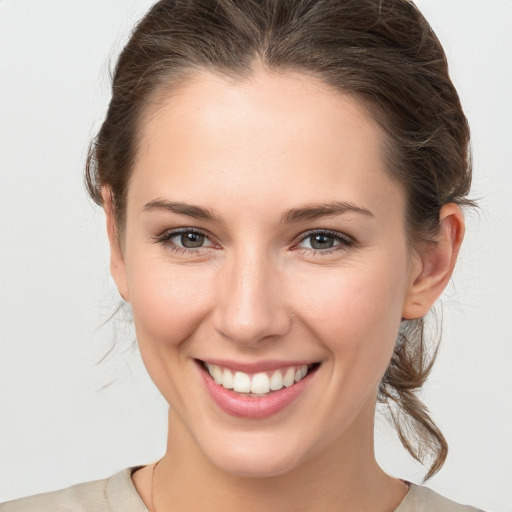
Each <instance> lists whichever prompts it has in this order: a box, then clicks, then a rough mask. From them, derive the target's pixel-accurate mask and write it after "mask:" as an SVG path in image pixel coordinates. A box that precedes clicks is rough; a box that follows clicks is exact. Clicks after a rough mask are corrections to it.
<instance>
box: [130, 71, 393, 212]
mask: <svg viewBox="0 0 512 512" xmlns="http://www.w3.org/2000/svg"><path fill="white" fill-rule="evenodd" d="M384 137H385V135H384V133H383V131H382V130H381V128H380V127H379V125H378V124H377V123H376V122H374V121H373V120H372V119H371V118H370V117H369V116H368V115H367V114H366V111H365V110H364V108H362V107H361V105H360V104H359V103H358V102H357V101H356V100H355V99H354V98H352V97H351V96H349V95H346V94H341V93H340V92H338V91H336V90H334V89H332V88H330V87H329V86H327V85H325V84H324V83H322V82H320V81H319V80H317V79H314V78H312V77H310V76H306V75H303V74H300V73H291V72H288V73H270V72H264V71H260V72H256V73H255V74H254V75H253V76H252V77H251V78H250V79H247V80H244V81H230V80H228V79H226V78H224V77H221V76H218V75H215V74H212V73H208V72H201V73H197V74H196V75H194V76H192V78H190V79H189V80H188V81H187V82H186V83H185V85H183V86H182V87H180V88H179V89H177V90H175V91H174V92H173V93H172V94H170V95H169V96H167V97H163V98H162V99H161V100H160V101H159V103H158V106H157V107H156V108H154V109H153V110H148V113H147V115H146V116H145V118H144V120H143V122H142V125H141V131H140V144H139V151H138V154H137V158H136V162H135V166H134V170H133V175H132V178H131V180H130V181H131V183H130V186H129V194H128V198H129V202H130V197H132V198H135V197H136V196H140V195H141V193H142V192H144V193H145V194H146V195H147V196H151V195H153V196H155V197H157V196H159V195H161V193H159V190H165V191H172V193H173V194H177V195H181V196H183V197H179V198H178V199H179V200H190V199H191V198H190V197H188V196H190V195H191V194H192V195H193V194H194V193H195V194H198V193H199V192H200V190H199V188H198V183H200V185H201V186H200V189H201V190H209V191H210V192H211V193H213V192H215V193H216V194H221V195H222V196H223V197H233V195H237V194H238V195H241V194H246V195H250V196H251V197H252V198H254V197H255V196H257V195H260V199H264V198H270V197H271V196H272V195H273V194H275V193H276V189H279V188H280V193H281V195H285V196H286V200H287V201H289V202H290V203H291V202H293V201H302V202H304V201H308V200H311V199H312V198H313V196H317V195H319V194H320V195H322V197H321V199H322V200H339V199H340V198H339V193H340V192H343V191H345V193H349V192H350V191H351V190H354V189H355V188H359V196H360V199H365V200H369V199H371V200H372V201H378V200H381V199H382V198H383V196H384V194H385V192H386V190H387V189H388V188H389V189H391V188H393V187H394V188H395V189H396V185H395V184H394V183H391V179H390V178H389V176H388V174H387V172H385V164H384V159H383V156H382V155H383V151H382V147H383V141H384ZM135 184H136V186H135ZM283 186H284V187H285V189H283ZM278 192H279V190H278ZM395 192H396V190H395ZM185 196H186V197H185ZM309 196H311V197H309ZM329 196H331V197H329ZM139 199H140V200H142V198H139ZM150 199H152V198H150ZM192 199H194V197H192ZM342 199H344V198H342Z"/></svg>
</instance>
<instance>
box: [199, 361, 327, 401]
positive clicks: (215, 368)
mask: <svg viewBox="0 0 512 512" xmlns="http://www.w3.org/2000/svg"><path fill="white" fill-rule="evenodd" d="M198 362H199V363H200V364H201V366H202V367H203V369H204V370H205V372H207V373H208V374H209V375H210V377H211V378H212V380H214V381H215V383H216V384H217V385H219V386H222V387H223V388H224V389H229V390H230V391H232V392H235V393H237V394H240V395H243V396H249V397H263V396H268V395H270V394H272V393H274V392H276V391H279V390H281V389H283V388H290V387H292V386H293V385H294V384H296V383H298V382H300V381H301V380H302V379H304V378H305V377H306V376H307V375H309V374H310V373H313V372H314V371H316V370H317V369H318V367H319V366H320V363H312V364H304V365H301V366H288V367H284V368H278V369H275V370H272V371H268V372H258V373H253V374H251V373H245V372H242V371H234V370H231V369H229V368H225V367H222V366H219V365H216V364H212V363H208V362H205V361H200V360H198Z"/></svg>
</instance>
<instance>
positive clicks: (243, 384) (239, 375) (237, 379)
mask: <svg viewBox="0 0 512 512" xmlns="http://www.w3.org/2000/svg"><path fill="white" fill-rule="evenodd" d="M233 389H234V390H235V391H238V392H239V393H250V391H251V377H249V375H247V373H243V372H236V373H235V376H234V378H233Z"/></svg>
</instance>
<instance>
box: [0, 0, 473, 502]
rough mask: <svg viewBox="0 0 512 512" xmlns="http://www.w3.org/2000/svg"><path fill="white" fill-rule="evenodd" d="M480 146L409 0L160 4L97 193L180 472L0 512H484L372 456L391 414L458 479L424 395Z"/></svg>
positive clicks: (128, 73)
mask: <svg viewBox="0 0 512 512" xmlns="http://www.w3.org/2000/svg"><path fill="white" fill-rule="evenodd" d="M468 143H469V130H468V127H467V123H466V119H465V117H464V114H463V113H462V110H461V107H460V103H459V100H458V96H457V93H456V91H455V89H454V88H453V85H452V84H451V81H450V79H449V76H448V72H447V67H446V61H445V58H444V54H443V51H442V49H441V47H440V45H439V42H438V41H437V39H436V37H435V36H434V34H433V33H432V32H431V30H430V27H429V26H428V24H427V23H426V21H425V20H424V18H423V17H422V16H421V14H420V13H419V12H418V11H417V10H416V8H415V7H414V5H413V4H411V3H410V2H408V1H406V0H403V1H392V0H389V1H385V2H379V3H376V2H374V1H370V0H367V1H365V0H359V1H357V2H316V1H295V0H294V1H291V0H290V1H283V0H280V1H278V0H266V1H263V2H252V1H247V0H244V1H238V2H237V1H229V2H201V1H193V2H186V3H185V2H178V3H175V2H169V1H161V2H159V3H157V4H156V5H155V6H154V7H153V8H152V9H151V11H150V12H149V13H148V14H147V15H146V17H145V18H144V19H143V20H142V21H141V23H140V24H139V25H138V27H137V28H136V30H135V32H134V34H133V36H132V38H131V40H130V41H129V43H128V44H127V45H126V47H125V49H124V50H123V52H122V54H121V56H120V59H119V62H118V65H117V68H116V73H115V76H114V83H113V97H112V100H111V103H110V107H109V111H108V113H107V117H106V120H105V122H104V124H103V126H102V128H101V130H100V132H99V134H98V136H97V138H96V140H95V142H94V143H93V145H92V147H91V151H90V155H89V160H88V168H87V180H88V187H89V191H90V193H91V196H92V197H93V199H94V200H95V201H96V202H98V203H99V204H101V205H102V206H103V208H104V209H105V213H106V216H107V227H108V234H109V240H110V244H111V253H112V257H111V271H112V275H113V277H114V279H115V281H116V284H117V286H118V289H119V292H120V294H121V296H122V297H123V298H124V300H125V301H127V302H128V303H130V304H131V307H132V310H133V316H134V322H135V327H136V331H137V340H138V343H139V347H140V351H141V355H142V357H143V359H144V362H145V365H146V368H147V370H148V373H149V374H150V376H151V378H152V379H153V381H154V382H155V384H156V385H157V387H158V388H159V390H160V392H161V393H162V395H163V396H164V398H165V399H166V400H167V401H168V403H169V406H170V408H169V434H168V448H167V452H166V454H165V456H164V457H163V458H162V459H161V460H160V461H158V462H157V463H155V464H152V465H148V466H144V467H142V468H132V469H130V470H126V471H124V472H121V473H119V474H117V475H115V476H114V477H112V478H111V479H108V480H105V481H98V482H93V483H89V484H83V485H81V486H78V487H75V488H71V489H68V490H65V491H60V492H57V493H52V494H49V495H45V496H40V497H33V498H27V499H25V500H20V501H17V502H12V503H8V504H5V505H3V507H2V509H1V510H2V511H3V510H5V511H9V510H13V511H14V510H46V509H48V510H50V509H51V510H59V509H62V510H126V509H132V510H140V511H144V510H150V511H161V510H205V509H207V510H231V509H235V508H237V509H240V508H244V509H245V510H271V509H279V510H322V511H324V510H325V511H330V510H333V511H334V510H372V511H375V510H382V511H383V512H384V511H391V510H399V511H402V512H403V511H412V510H446V511H451V510H453V511H457V510H460V511H463V510H475V509H472V508H470V507H464V506H461V505H456V504H455V503H453V502H450V501H449V500H446V499H445V498H442V497H440V496H439V495H437V494H435V493H433V492H432V491H429V490H428V489H427V488H424V487H419V486H415V485H413V484H409V483H407V482H404V481H402V480H399V479H395V478H391V477H389V476H388V475H387V474H385V473H384V472H383V471H382V470H381V469H380V467H379V466H378V464H377V462H376V460H375V456H374V453H373V423H374V414H375V406H376V402H377V401H382V402H388V403H390V405H391V406H392V411H393V418H394V421H395V423H396V426H397V429H398V432H399V435H400V437H401V439H402V441H403V443H404V445H405V446H406V448H407V449H408V450H409V452H410V453H411V455H412V456H413V457H415V458H416V459H418V460H422V459H423V458H424V455H425V453H426V455H427V456H430V457H431V458H432V462H431V464H430V465H429V466H428V469H427V476H431V475H433V474H434V473H435V472H437V471H438V470H439V469H440V467H441V466H442V464H443V462H444V459H445V457H446V453H447V446H446V441H445V440H444V437H443V436H442V434H441V432H440V431H439V429H438V428H437V427H436V425H435V424H434V422H433V421H432V419H431V418H430V417H429V415H428V413H427V411H426V409H425V407H424V406H423V404H422V403H421V402H420V401H419V400H418V398H417V397H416V396H415V395H414V391H415V390H417V389H418V388H420V387H421V385H422V384H423V382H424V381H425V379H426V377H427V375H428V373H429V371H430V368H431V364H432V361H433V359H432V357H431V356H430V355H429V354H428V353H427V352H426V342H425V333H424V328H423V327H424V326H423V319H424V317H425V315H426V314H427V313H428V312H429V310H430V309H431V307H432V305H433V304H434V302H435V301H436V299H437V298H438V297H439V295H440V294H441V292H442V291H443V289H444V288H445V286H446V284H447V283H448V280H449V279H450V276H451V274H452V271H453V268H454V265H455V261H456V258H457V254H458V251H459V247H460V244H461V242H462V238H463V234H464V218H463V215H462V212H461V208H460V207H461V206H465V205H471V204H472V203H471V201H470V200H469V199H467V194H468V192H469V186H470V179H471V171H470V162H469V157H468Z"/></svg>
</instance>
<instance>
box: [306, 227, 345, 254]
mask: <svg viewBox="0 0 512 512" xmlns="http://www.w3.org/2000/svg"><path fill="white" fill-rule="evenodd" d="M353 244H354V241H353V240H352V239H351V238H349V237H348V236H347V235H344V234H342V233H338V232H337V231H326V230H321V231H310V232H309V233H306V234H305V235H303V236H302V238H301V240H300V242H299V244H298V245H297V246H296V247H298V248H300V249H306V250H310V251H316V252H332V251H333V250H338V249H344V248H347V247H350V246H352V245H353Z"/></svg>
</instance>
